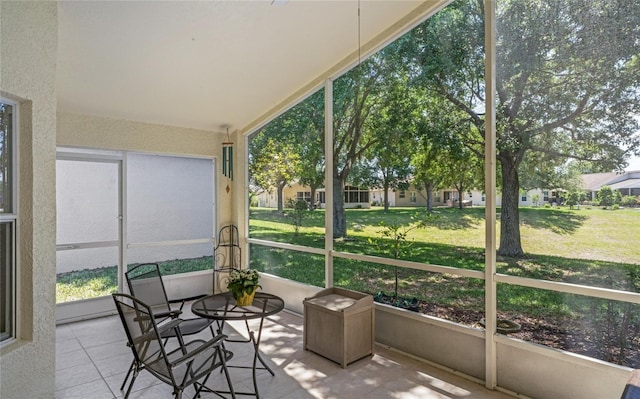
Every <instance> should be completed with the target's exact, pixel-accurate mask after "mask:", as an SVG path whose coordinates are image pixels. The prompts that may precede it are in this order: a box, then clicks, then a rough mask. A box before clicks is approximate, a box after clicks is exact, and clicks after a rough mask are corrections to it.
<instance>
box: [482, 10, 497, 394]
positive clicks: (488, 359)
mask: <svg viewBox="0 0 640 399" xmlns="http://www.w3.org/2000/svg"><path fill="white" fill-rule="evenodd" d="M495 22H496V2H495V0H485V49H486V50H485V85H486V90H485V93H486V103H485V133H484V134H485V136H484V142H485V144H484V145H485V152H484V153H485V158H484V168H485V171H484V173H485V194H486V206H485V226H486V227H485V265H484V270H485V320H486V325H485V385H486V387H487V388H489V389H495V387H496V385H497V365H496V363H497V362H496V360H497V359H496V342H495V331H496V312H497V301H496V282H495V275H496V194H497V190H496V107H495V101H496V97H495V93H496V60H495V56H496V40H495V39H496V35H495V31H496V30H495Z"/></svg>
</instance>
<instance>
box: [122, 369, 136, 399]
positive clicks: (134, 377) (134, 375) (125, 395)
mask: <svg viewBox="0 0 640 399" xmlns="http://www.w3.org/2000/svg"><path fill="white" fill-rule="evenodd" d="M136 377H138V370H134V371H133V376H132V377H131V382H130V383H129V388H127V393H125V394H124V399H127V398H129V394H130V393H131V388H133V382H134V381H135V380H136Z"/></svg>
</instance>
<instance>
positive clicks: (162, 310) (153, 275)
mask: <svg viewBox="0 0 640 399" xmlns="http://www.w3.org/2000/svg"><path fill="white" fill-rule="evenodd" d="M125 277H126V280H127V285H128V287H129V293H130V294H131V295H132V296H134V297H135V298H137V299H138V300H140V301H142V302H144V303H145V304H147V305H148V306H149V307H150V308H151V310H152V312H153V316H154V317H155V320H156V322H157V323H158V324H162V323H164V322H166V321H167V320H180V322H179V323H178V327H177V329H167V330H165V331H163V333H162V338H163V339H165V340H166V339H169V338H174V337H176V332H177V331H179V332H180V335H181V336H183V337H184V336H190V335H195V334H199V333H200V332H202V331H203V330H205V329H207V328H209V330H210V331H211V335H212V336H214V337H215V336H216V333H215V332H214V329H213V327H212V323H213V320H209V319H204V318H201V317H195V318H188V319H178V318H179V317H180V315H181V314H182V308H183V306H184V304H185V303H187V302H189V301H193V300H196V299H199V298H202V297H204V296H205V295H204V294H202V295H196V296H191V297H187V298H179V299H173V300H170V299H169V298H168V297H167V292H166V290H165V287H164V282H163V281H162V275H161V273H160V266H159V265H158V264H157V263H142V264H139V265H136V266H133V267H132V268H131V269H129V270H128V271H127V272H126V273H125ZM139 367H140V364H137V363H136V359H134V360H133V361H132V362H131V367H130V368H129V371H128V372H127V375H126V376H125V378H124V381H122V385H121V386H120V390H121V391H122V390H124V387H125V385H126V383H127V380H128V379H129V377H130V376H131V373H133V372H135V371H136V369H137V368H139ZM132 385H133V380H132V381H131V382H130V383H129V388H128V389H127V391H130V390H131V386H132Z"/></svg>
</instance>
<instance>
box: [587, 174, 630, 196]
mask: <svg viewBox="0 0 640 399" xmlns="http://www.w3.org/2000/svg"><path fill="white" fill-rule="evenodd" d="M604 185H608V186H611V188H612V189H614V190H619V189H622V188H640V170H635V171H628V172H624V173H616V172H608V173H588V174H584V175H582V188H583V189H584V190H588V191H598V190H600V187H602V186H604Z"/></svg>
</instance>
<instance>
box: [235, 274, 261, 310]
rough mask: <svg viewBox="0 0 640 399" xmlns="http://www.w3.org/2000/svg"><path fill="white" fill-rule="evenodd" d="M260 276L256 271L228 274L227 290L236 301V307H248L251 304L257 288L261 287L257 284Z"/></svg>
mask: <svg viewBox="0 0 640 399" xmlns="http://www.w3.org/2000/svg"><path fill="white" fill-rule="evenodd" d="M259 280H260V275H259V274H258V271H257V270H252V269H246V270H233V271H232V272H231V273H230V274H229V284H228V285H227V288H228V289H229V291H230V292H231V295H233V297H234V298H235V300H236V303H237V304H238V306H249V305H251V304H252V303H253V297H254V295H255V294H256V291H257V290H258V288H262V286H261V285H260V284H259V283H258V281H259Z"/></svg>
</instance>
